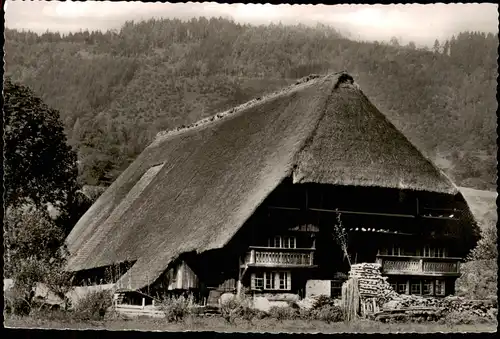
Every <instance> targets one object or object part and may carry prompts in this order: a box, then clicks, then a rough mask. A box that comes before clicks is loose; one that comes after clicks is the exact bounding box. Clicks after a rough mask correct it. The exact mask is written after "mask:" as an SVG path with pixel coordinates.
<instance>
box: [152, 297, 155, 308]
mask: <svg viewBox="0 0 500 339" xmlns="http://www.w3.org/2000/svg"><path fill="white" fill-rule="evenodd" d="M152 305H153V308H154V307H155V300H154V299H153V301H152Z"/></svg>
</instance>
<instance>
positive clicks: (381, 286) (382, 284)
mask: <svg viewBox="0 0 500 339" xmlns="http://www.w3.org/2000/svg"><path fill="white" fill-rule="evenodd" d="M349 278H356V279H357V280H358V282H359V294H360V296H361V298H376V299H377V302H378V303H380V302H383V301H386V300H392V299H393V298H396V297H397V296H398V294H397V293H396V291H394V290H393V289H392V287H391V285H390V284H389V283H388V282H387V277H384V276H382V274H381V273H380V264H376V263H362V264H355V265H352V266H351V271H350V272H349Z"/></svg>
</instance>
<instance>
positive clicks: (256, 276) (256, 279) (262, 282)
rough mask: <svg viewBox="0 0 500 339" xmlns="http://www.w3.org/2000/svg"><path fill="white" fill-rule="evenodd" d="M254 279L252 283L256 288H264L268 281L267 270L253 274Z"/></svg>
mask: <svg viewBox="0 0 500 339" xmlns="http://www.w3.org/2000/svg"><path fill="white" fill-rule="evenodd" d="M252 280H253V284H252V285H253V288H255V289H256V290H263V289H264V287H265V281H266V277H265V272H256V273H254V274H252ZM257 282H259V285H260V286H257Z"/></svg>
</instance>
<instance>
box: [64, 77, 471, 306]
mask: <svg viewBox="0 0 500 339" xmlns="http://www.w3.org/2000/svg"><path fill="white" fill-rule="evenodd" d="M335 230H337V231H338V230H343V232H345V234H346V235H347V254H348V255H346V253H345V252H343V251H342V250H341V247H340V246H339V244H338V242H337V241H336V238H337V237H336V236H335V234H338V232H337V233H336V231H335ZM476 240H477V226H476V225H475V222H474V220H473V218H472V216H471V213H470V210H469V207H468V206H467V203H466V202H465V200H464V198H463V197H462V195H461V193H460V192H459V191H458V190H457V188H456V187H455V185H454V184H453V183H452V182H451V181H450V179H448V178H447V177H446V176H445V175H444V174H443V173H442V172H441V171H440V170H439V169H438V168H437V167H435V166H434V165H433V164H432V163H431V162H430V161H429V160H428V159H426V158H425V157H424V156H423V155H422V154H421V153H420V152H419V151H418V150H417V149H416V148H415V147H414V146H413V145H412V144H411V143H410V142H409V141H408V139H406V137H405V136H404V135H403V134H402V133H401V132H400V131H398V130H397V129H396V128H395V127H394V126H393V125H392V124H391V123H390V122H389V121H388V119H387V118H386V117H385V116H384V115H383V114H382V113H381V112H379V111H378V110H377V108H375V107H374V106H373V105H372V104H371V103H370V101H369V100H368V99H367V98H366V96H365V95H364V94H363V93H362V91H361V90H360V89H359V87H358V86H357V85H356V84H355V83H354V81H353V78H352V77H351V76H350V75H348V74H347V73H344V72H341V73H335V74H330V75H326V76H309V77H307V78H306V79H303V80H302V81H298V82H297V84H295V85H293V86H290V87H289V88H286V89H283V90H281V91H279V92H277V93H273V94H271V95H269V96H267V97H263V98H259V99H255V100H252V101H251V102H249V103H246V104H243V105H241V106H239V107H236V108H234V109H232V110H230V111H228V112H224V113H220V114H218V115H217V116H215V117H211V118H208V119H205V120H203V121H201V122H198V123H196V124H194V125H193V126H189V127H186V128H182V129H179V130H175V131H170V132H167V133H160V134H159V135H158V136H157V137H156V140H154V142H153V143H152V144H151V145H149V146H148V147H147V148H146V149H145V150H144V151H143V152H142V153H141V154H140V155H139V156H138V158H137V159H136V160H135V161H134V162H133V163H132V164H131V165H130V166H129V167H128V168H127V169H126V170H125V171H124V172H123V173H122V174H121V176H120V177H119V178H118V179H117V180H116V181H115V182H114V183H113V184H112V185H111V186H110V187H109V188H108V189H107V190H106V191H105V192H104V193H103V194H102V195H101V196H100V197H99V199H98V200H97V201H96V202H95V203H94V205H93V206H92V207H91V208H90V209H89V210H88V211H87V213H86V214H85V215H84V216H83V217H82V218H81V219H80V220H79V222H78V223H77V225H76V226H75V227H74V229H73V231H72V232H71V234H70V235H69V236H68V238H67V245H68V249H69V251H70V253H71V257H70V260H69V262H68V267H67V268H68V270H70V271H74V272H77V276H78V277H79V281H86V280H89V279H90V280H93V279H94V280H96V281H101V280H102V279H105V280H106V279H107V280H109V279H111V280H112V282H113V283H115V284H116V286H117V288H119V289H121V290H123V291H138V292H141V293H145V294H147V295H156V293H159V294H161V293H164V292H166V291H171V292H172V293H174V292H187V291H190V292H192V293H194V294H195V295H196V296H197V298H198V300H199V302H200V303H207V302H208V303H214V302H216V300H217V296H218V295H220V294H221V293H223V292H233V293H249V294H253V295H254V296H265V297H266V298H268V299H270V300H271V299H274V300H288V299H294V298H295V299H297V298H302V297H305V296H307V295H311V294H314V293H324V294H330V295H332V294H333V295H335V294H338V293H339V291H340V284H341V283H342V279H344V277H345V276H346V273H347V272H348V270H349V261H350V262H351V263H360V262H379V263H380V264H381V265H382V273H383V274H384V275H386V276H388V277H389V282H390V283H391V284H392V285H393V287H394V289H395V290H396V291H398V292H399V293H407V294H419V295H435V296H444V295H447V294H450V293H453V291H454V282H455V280H456V278H457V277H458V276H459V275H460V271H459V263H460V260H461V259H462V258H463V257H464V256H465V255H466V254H467V253H468V251H469V250H470V249H471V248H472V247H473V246H474V244H475V242H476ZM110 272H111V273H112V274H110ZM106 282H108V281H106Z"/></svg>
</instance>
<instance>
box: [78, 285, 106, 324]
mask: <svg viewBox="0 0 500 339" xmlns="http://www.w3.org/2000/svg"><path fill="white" fill-rule="evenodd" d="M112 305H113V297H112V294H111V292H110V291H93V292H90V293H89V294H87V295H86V296H85V297H83V298H82V299H80V300H79V301H78V303H77V304H76V306H75V309H74V316H75V317H76V318H79V319H82V320H99V319H103V318H104V315H105V314H106V312H107V310H108V308H109V307H110V306H112Z"/></svg>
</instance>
